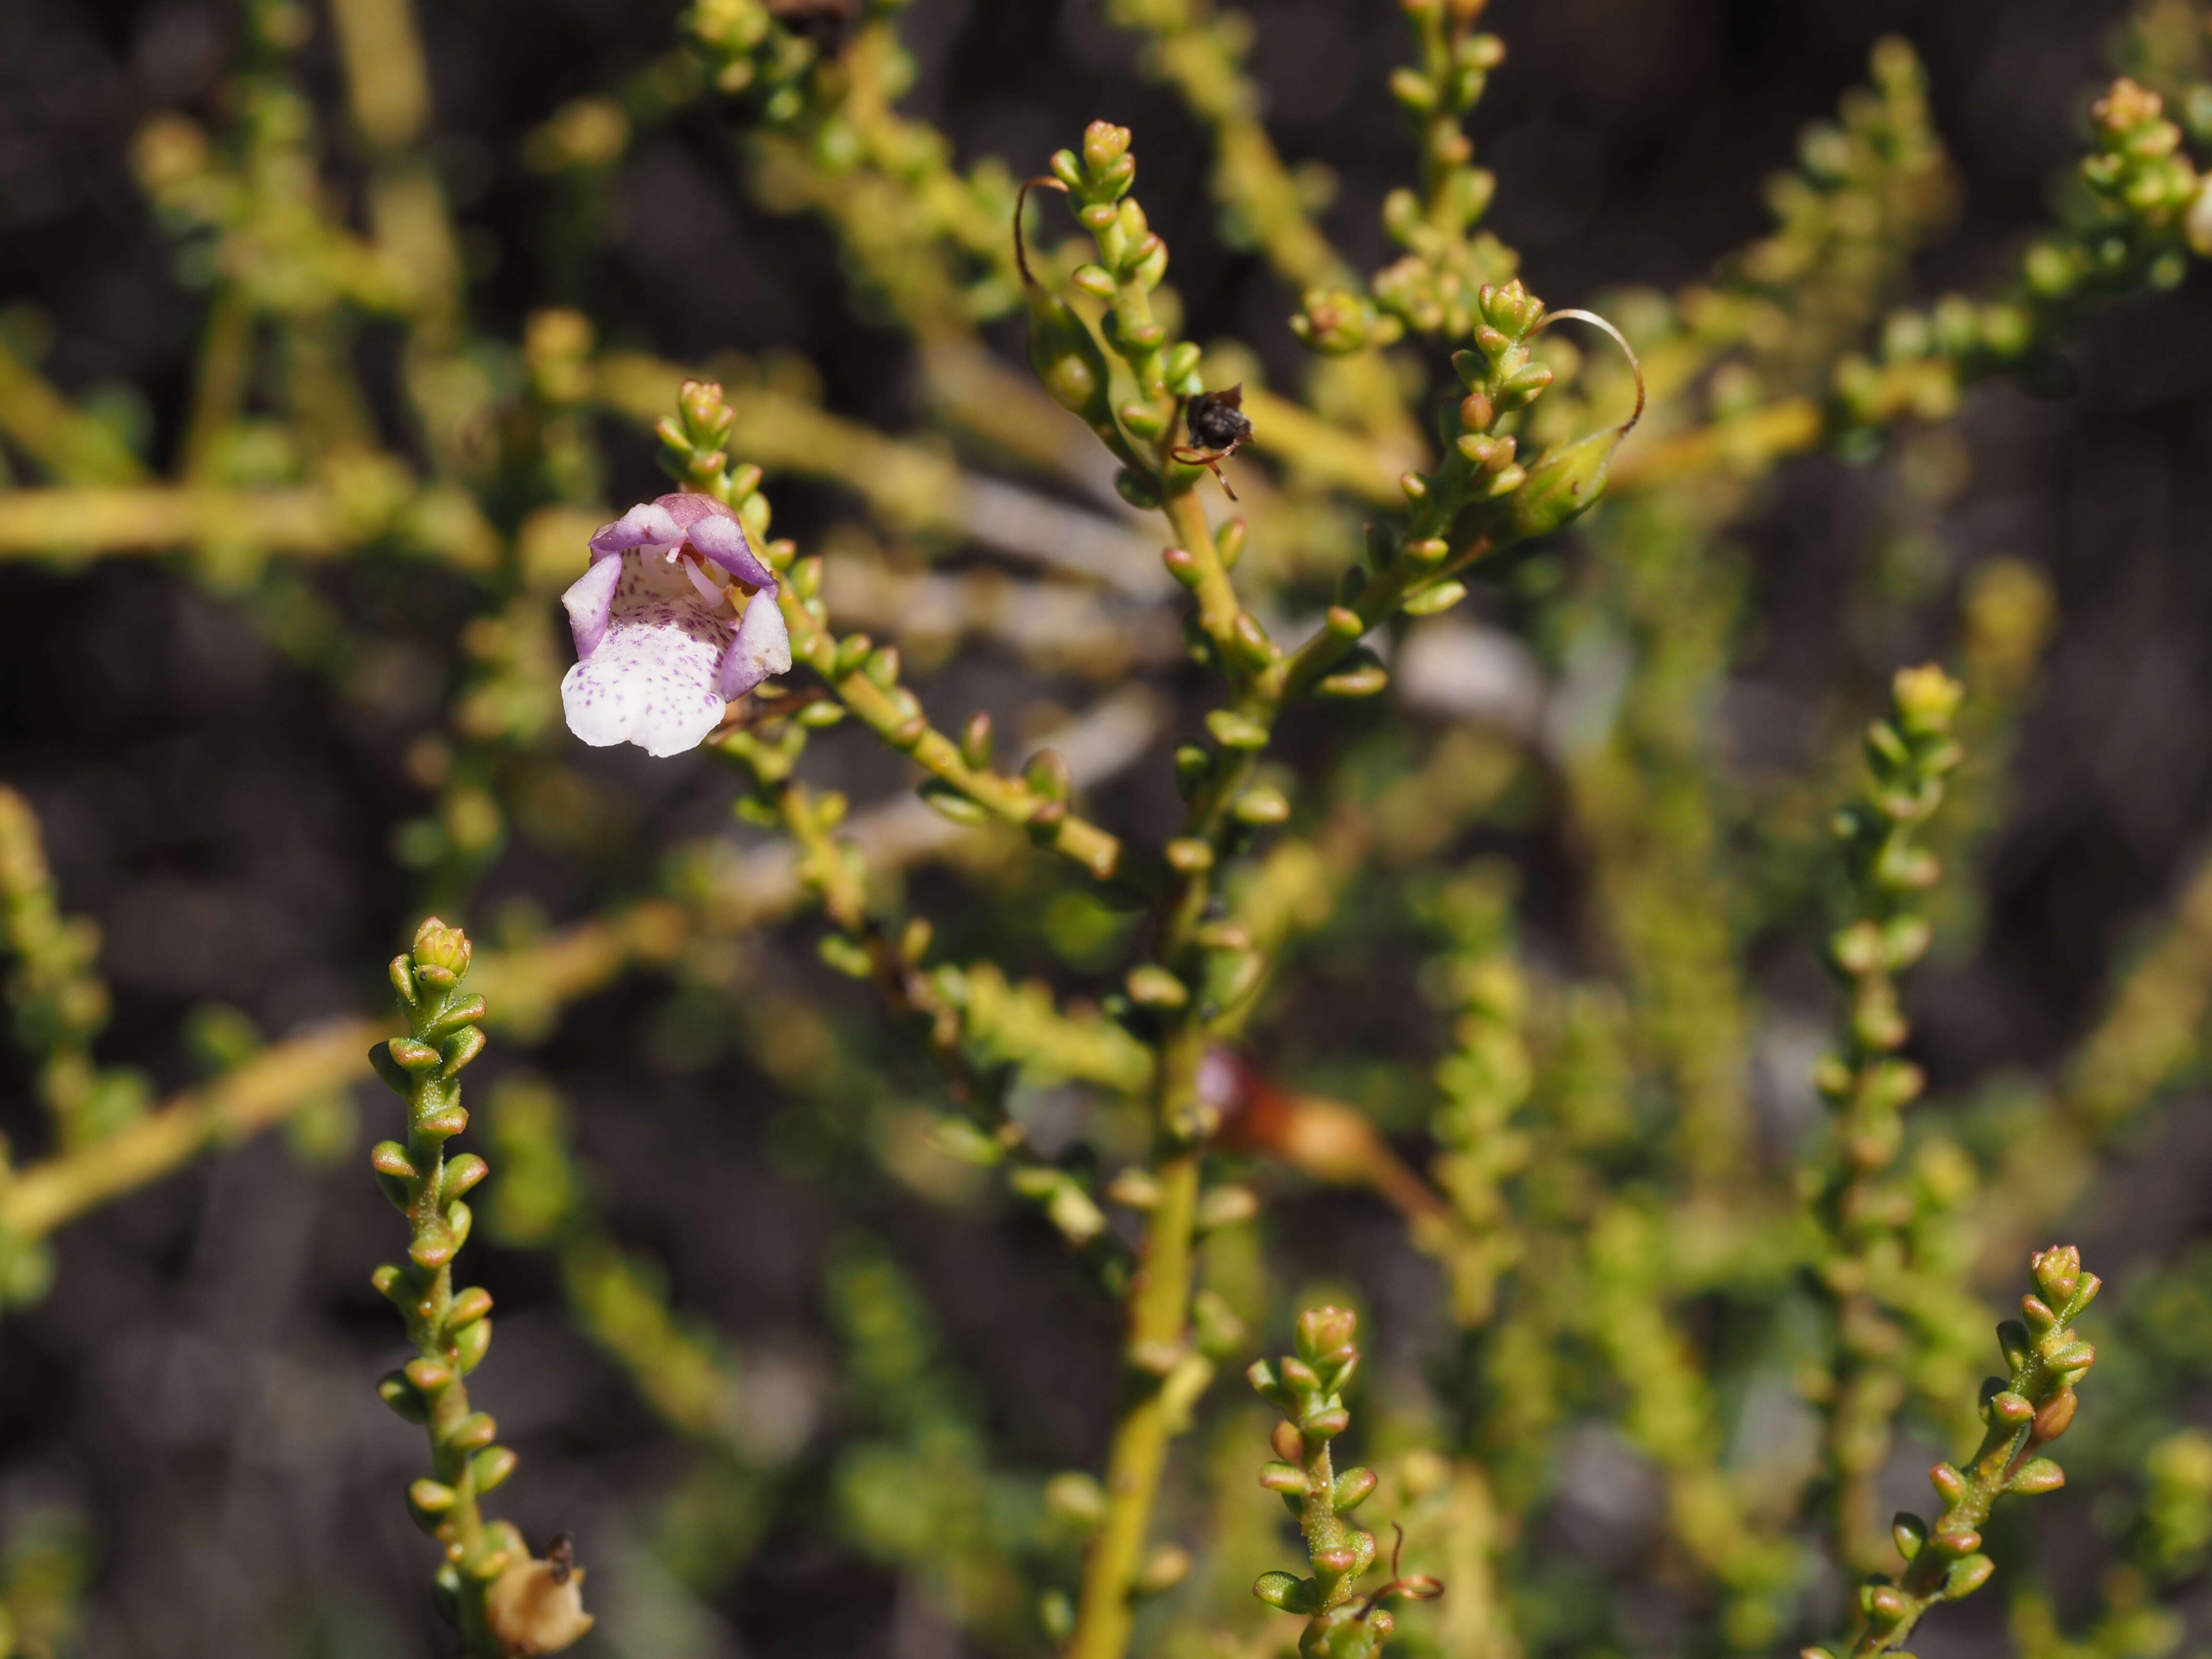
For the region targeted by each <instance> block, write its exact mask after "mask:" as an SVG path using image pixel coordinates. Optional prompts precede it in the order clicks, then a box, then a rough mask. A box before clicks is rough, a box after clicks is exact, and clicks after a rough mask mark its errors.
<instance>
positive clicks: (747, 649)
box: [561, 495, 791, 755]
mask: <svg viewBox="0 0 2212 1659" xmlns="http://www.w3.org/2000/svg"><path fill="white" fill-rule="evenodd" d="M738 593H744V594H749V595H750V598H748V599H746V601H745V605H744V617H743V618H742V619H740V618H739V617H738V614H737V613H736V612H735V611H733V610H732V599H733V596H734V595H735V594H738ZM775 599H776V580H775V572H773V571H771V570H770V569H769V568H768V566H766V565H765V564H763V563H762V562H761V561H760V559H759V558H758V557H757V556H756V555H755V554H754V552H753V550H752V544H751V543H750V542H749V541H747V540H746V539H745V532H744V526H741V525H740V524H739V523H738V519H737V515H736V514H735V513H732V512H731V511H730V509H729V508H728V507H725V506H723V505H722V503H721V502H720V501H715V500H714V498H713V497H711V496H708V495H663V496H661V497H660V498H659V500H657V501H644V502H641V503H640V504H639V505H638V506H636V507H632V508H630V510H629V512H627V513H623V515H622V517H621V518H619V519H617V520H616V521H615V522H614V523H612V524H611V525H609V526H606V527H605V529H604V530H601V531H600V532H599V534H598V535H596V536H594V537H592V568H590V569H589V570H586V572H585V573H584V574H582V575H581V576H580V577H578V578H577V579H576V581H575V584H574V586H571V587H570V588H569V589H568V592H566V593H564V594H562V596H561V603H562V605H565V606H567V607H568V626H569V628H570V629H572V630H573V631H574V634H575V636H576V665H575V666H574V668H571V669H570V670H569V671H568V675H567V677H566V678H563V679H562V682H561V703H562V708H564V709H565V710H566V711H567V713H568V729H569V730H570V731H571V732H574V733H575V734H576V735H577V736H578V737H580V738H582V739H583V740H584V741H585V742H586V743H588V744H592V745H593V746H595V747H605V745H607V744H616V743H634V744H638V745H639V746H640V747H641V748H642V749H643V750H645V752H646V753H647V754H648V755H680V754H682V753H683V752H684V750H687V749H696V748H697V747H698V746H699V745H700V744H702V743H704V742H705V741H706V739H707V734H708V732H712V731H713V730H714V728H715V726H718V725H720V723H721V719H722V713H723V709H724V708H725V707H726V705H727V704H728V703H729V702H732V700H734V699H736V698H738V697H741V696H744V694H745V693H746V692H748V691H750V690H752V689H753V687H755V686H756V685H758V684H760V683H761V682H762V681H763V680H764V679H767V678H769V676H770V675H772V674H781V673H784V672H787V671H788V670H789V669H790V667H791V635H790V634H789V633H788V632H787V630H786V629H785V627H784V623H783V613H782V612H781V611H779V610H778V609H777V608H776V602H775Z"/></svg>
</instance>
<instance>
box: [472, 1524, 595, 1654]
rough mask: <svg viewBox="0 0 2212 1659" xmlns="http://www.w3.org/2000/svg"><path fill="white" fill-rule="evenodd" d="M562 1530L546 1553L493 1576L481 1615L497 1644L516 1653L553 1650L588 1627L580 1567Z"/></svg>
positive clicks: (557, 1649) (589, 1621) (571, 1639)
mask: <svg viewBox="0 0 2212 1659" xmlns="http://www.w3.org/2000/svg"><path fill="white" fill-rule="evenodd" d="M575 1561H576V1557H575V1550H574V1547H573V1546H572V1545H571V1544H570V1543H569V1541H568V1536H567V1535H566V1534H562V1536H561V1537H558V1538H556V1539H555V1540H554V1541H553V1543H552V1545H551V1547H550V1548H549V1549H548V1550H547V1551H546V1553H545V1559H544V1560H542V1561H539V1560H526V1561H518V1562H517V1563H515V1565H513V1566H511V1567H509V1568H508V1569H507V1571H505V1572H503V1573H501V1574H500V1576H499V1577H497V1578H495V1579H494V1580H493V1581H492V1586H491V1589H489V1590H488V1591H487V1592H485V1595H484V1616H485V1618H486V1620H488V1621H489V1623H490V1625H491V1632H492V1634H493V1635H494V1636H495V1637H497V1638H499V1643H500V1645H501V1648H502V1649H504V1650H506V1651H507V1653H509V1654H511V1655H513V1656H515V1659H532V1656H534V1655H538V1654H544V1653H558V1652H560V1651H561V1650H562V1649H563V1648H565V1647H567V1646H568V1644H570V1643H572V1642H574V1641H575V1640H576V1638H578V1637H580V1636H581V1635H582V1634H583V1633H584V1632H586V1631H587V1630H589V1629H591V1627H592V1615H591V1614H590V1613H586V1612H585V1611H584V1570H583V1569H582V1568H581V1567H580V1566H578V1565H576V1564H575Z"/></svg>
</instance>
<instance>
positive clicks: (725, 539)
mask: <svg viewBox="0 0 2212 1659" xmlns="http://www.w3.org/2000/svg"><path fill="white" fill-rule="evenodd" d="M684 544H689V545H690V548H691V550H692V551H693V552H695V553H696V554H697V555H698V556H700V557H701V558H702V559H706V560H708V561H709V562H712V563H714V564H716V565H718V566H720V568H722V569H724V570H726V571H727V572H729V574H731V575H732V576H734V577H736V578H737V579H738V580H739V581H741V582H743V583H744V584H745V585H746V586H748V587H754V588H758V589H761V590H763V592H769V593H773V592H775V591H776V580H775V572H774V571H772V570H770V569H769V568H768V566H767V565H765V564H763V562H761V560H760V558H759V556H757V555H756V554H755V553H754V551H753V549H752V544H751V542H750V540H748V539H747V538H746V536H745V531H744V526H743V525H741V524H740V523H738V516H737V514H736V513H732V512H731V511H730V509H729V508H728V507H725V506H724V505H723V504H722V503H721V502H720V501H716V500H714V497H712V496H711V495H691V494H688V493H684V492H681V491H679V492H678V493H676V494H673V495H663V496H660V497H659V498H658V499H657V500H654V501H641V502H640V503H639V504H638V505H637V506H635V507H632V508H630V510H629V512H627V513H623V515H622V517H621V518H619V519H617V520H615V521H614V522H613V523H612V524H611V525H607V526H604V527H602V528H601V529H600V531H599V533H598V534H597V535H595V536H593V537H592V561H593V562H595V563H596V562H598V561H599V560H601V559H604V558H607V557H610V556H612V555H614V554H617V553H626V552H628V551H629V550H630V549H632V548H642V547H654V548H674V547H680V546H683V545H684Z"/></svg>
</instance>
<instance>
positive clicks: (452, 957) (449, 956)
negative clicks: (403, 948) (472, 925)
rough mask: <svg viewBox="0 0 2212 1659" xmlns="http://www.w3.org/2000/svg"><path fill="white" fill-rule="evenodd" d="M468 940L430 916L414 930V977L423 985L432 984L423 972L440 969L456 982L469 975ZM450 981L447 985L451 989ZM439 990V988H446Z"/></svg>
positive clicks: (457, 929) (455, 929)
mask: <svg viewBox="0 0 2212 1659" xmlns="http://www.w3.org/2000/svg"><path fill="white" fill-rule="evenodd" d="M469 950H470V947H469V936H468V935H467V934H466V933H463V932H462V931H461V930H460V929H459V928H458V927H447V926H446V924H445V923H444V922H442V921H439V920H438V918H437V917H435V916H432V917H430V918H429V919H428V920H427V921H424V922H423V924H422V926H421V927H418V928H416V930H415V950H414V956H415V973H416V977H417V978H418V979H422V980H423V981H425V982H426V983H428V982H432V981H430V979H429V976H428V975H426V974H425V972H424V969H443V970H444V971H445V972H446V973H448V974H451V975H453V979H454V980H458V979H459V978H460V976H461V975H463V974H465V973H467V972H468V971H469ZM452 983H453V980H448V981H446V987H450V986H451V985H452ZM446 987H441V988H446Z"/></svg>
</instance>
